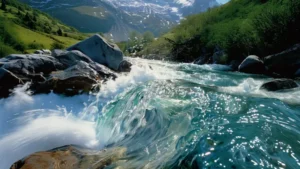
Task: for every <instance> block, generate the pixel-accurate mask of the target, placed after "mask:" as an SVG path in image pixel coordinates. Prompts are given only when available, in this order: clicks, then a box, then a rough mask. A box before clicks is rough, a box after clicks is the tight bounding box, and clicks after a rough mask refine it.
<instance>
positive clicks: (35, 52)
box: [33, 50, 43, 55]
mask: <svg viewBox="0 0 300 169" xmlns="http://www.w3.org/2000/svg"><path fill="white" fill-rule="evenodd" d="M33 53H34V54H39V55H42V54H43V51H41V50H36V51H34V52H33Z"/></svg>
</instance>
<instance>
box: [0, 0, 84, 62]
mask: <svg viewBox="0 0 300 169" xmlns="http://www.w3.org/2000/svg"><path fill="white" fill-rule="evenodd" d="M2 6H3V3H1V7H2ZM86 36H87V35H85V34H82V33H80V32H78V31H77V30H76V29H74V28H72V27H69V26H66V25H64V24H62V23H61V22H59V21H58V20H56V19H53V18H52V17H50V16H49V15H47V14H45V13H43V12H41V11H39V10H36V9H32V8H31V7H29V6H27V5H25V4H23V3H20V2H19V1H17V0H9V1H6V5H5V8H3V7H2V8H0V57H4V56H6V55H8V54H11V53H29V52H33V51H34V50H36V49H43V48H47V49H50V48H51V47H53V46H54V45H53V44H60V48H65V47H67V46H70V45H73V44H75V43H77V42H78V41H80V40H82V39H84V38H85V37H86ZM56 46H57V45H56Z"/></svg>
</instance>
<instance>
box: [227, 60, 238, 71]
mask: <svg viewBox="0 0 300 169" xmlns="http://www.w3.org/2000/svg"><path fill="white" fill-rule="evenodd" d="M240 64H241V62H239V61H237V60H232V61H231V62H230V64H229V66H230V68H231V69H232V70H238V69H239V66H240Z"/></svg>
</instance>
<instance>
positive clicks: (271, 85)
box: [260, 79, 298, 91]
mask: <svg viewBox="0 0 300 169" xmlns="http://www.w3.org/2000/svg"><path fill="white" fill-rule="evenodd" d="M297 87H298V84H297V83H296V82H295V81H293V80H291V79H278V80H273V81H270V82H267V83H264V84H263V85H262V86H261V87H260V89H263V90H267V91H278V90H285V89H293V88H297Z"/></svg>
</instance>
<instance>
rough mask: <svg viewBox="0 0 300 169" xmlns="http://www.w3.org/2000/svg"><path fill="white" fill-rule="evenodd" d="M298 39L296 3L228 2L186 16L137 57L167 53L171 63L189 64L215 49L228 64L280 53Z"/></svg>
mask: <svg viewBox="0 0 300 169" xmlns="http://www.w3.org/2000/svg"><path fill="white" fill-rule="evenodd" d="M299 37H300V1H299V0H231V1H230V2H229V3H227V4H225V5H223V6H221V7H216V8H213V9H209V10H208V11H207V12H205V13H201V14H197V15H192V16H189V17H188V18H187V19H185V20H183V21H182V22H181V24H180V25H179V26H177V27H175V28H174V29H172V30H171V31H170V32H168V33H167V34H165V35H163V36H162V37H160V38H159V39H158V40H156V41H154V42H153V43H151V44H150V45H148V46H147V47H146V48H145V49H144V50H143V51H142V52H140V54H141V55H142V54H162V55H167V54H171V55H172V56H173V59H174V60H177V61H186V62H190V61H193V60H195V59H196V58H197V57H199V56H201V55H204V54H212V53H213V52H214V50H215V48H216V47H219V48H221V49H224V50H225V51H226V53H227V54H228V56H227V61H226V62H229V61H231V60H242V59H244V58H245V57H246V56H247V55H249V54H256V55H258V56H260V57H264V56H267V55H269V54H273V53H277V52H280V51H282V50H285V49H286V48H288V47H290V46H292V45H294V44H296V43H299V42H300V39H299Z"/></svg>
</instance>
